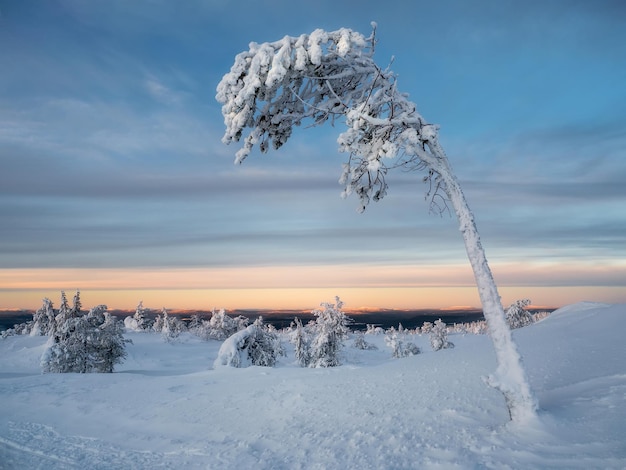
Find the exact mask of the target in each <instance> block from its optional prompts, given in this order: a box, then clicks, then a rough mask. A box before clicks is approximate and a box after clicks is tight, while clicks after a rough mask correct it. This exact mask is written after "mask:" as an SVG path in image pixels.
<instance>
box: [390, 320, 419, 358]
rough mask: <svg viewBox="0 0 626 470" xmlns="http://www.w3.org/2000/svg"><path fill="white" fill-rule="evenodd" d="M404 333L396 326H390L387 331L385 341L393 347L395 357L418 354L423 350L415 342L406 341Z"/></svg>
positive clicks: (392, 353)
mask: <svg viewBox="0 0 626 470" xmlns="http://www.w3.org/2000/svg"><path fill="white" fill-rule="evenodd" d="M403 337H404V334H402V333H401V332H399V331H398V330H396V329H395V328H394V327H391V328H389V330H388V331H387V332H386V333H385V343H386V344H387V346H389V347H390V348H391V351H392V352H391V355H392V356H393V357H395V358H400V357H407V356H416V355H418V354H419V353H420V352H421V351H420V348H418V347H417V346H416V345H415V344H414V343H412V342H404V339H403Z"/></svg>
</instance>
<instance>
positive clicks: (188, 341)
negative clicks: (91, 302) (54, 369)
mask: <svg viewBox="0 0 626 470" xmlns="http://www.w3.org/2000/svg"><path fill="white" fill-rule="evenodd" d="M625 320H626V304H620V305H606V304H597V303H582V304H574V305H570V306H567V307H565V308H563V309H560V310H557V311H556V312H554V313H553V314H552V315H551V316H549V317H548V318H546V319H545V320H543V321H541V322H539V323H536V324H533V325H531V326H528V327H524V328H521V329H518V330H515V331H514V332H513V336H514V338H515V341H516V343H517V345H518V349H519V351H520V353H521V355H522V356H523V360H524V364H525V366H526V370H527V373H528V377H529V380H530V383H531V386H532V388H533V390H534V392H535V393H536V396H537V398H538V400H539V407H540V409H539V413H538V418H537V419H536V420H534V421H531V422H527V423H524V424H520V423H517V424H511V423H510V422H508V415H507V410H506V407H505V405H504V399H503V398H502V396H501V395H500V394H499V393H498V392H497V391H496V390H494V389H491V388H489V387H487V386H486V385H485V383H484V381H483V377H485V376H487V375H488V374H490V373H491V372H492V371H493V370H494V368H495V365H496V360H495V356H494V353H493V346H492V344H491V340H490V339H489V338H488V337H487V336H483V335H458V334H451V335H450V337H449V339H450V340H451V341H453V342H454V343H455V345H456V347H455V348H454V349H443V350H440V351H437V352H435V351H432V349H431V348H430V345H429V337H428V335H423V336H414V337H410V338H408V339H409V340H411V341H414V342H415V343H416V344H417V345H418V346H419V347H420V349H421V350H422V353H421V354H418V355H416V356H409V357H404V358H400V359H394V358H392V357H391V350H390V348H389V347H387V346H386V345H385V342H384V335H367V336H366V337H365V338H366V340H367V341H368V342H369V343H374V344H376V346H378V349H377V350H361V349H356V348H353V347H352V342H353V340H354V337H351V338H350V340H348V341H346V347H345V349H344V350H343V358H342V364H343V365H341V366H339V367H333V368H325V369H311V368H301V367H298V366H297V365H296V363H295V358H294V354H293V346H292V345H290V344H289V343H287V340H286V337H285V338H284V339H283V342H284V346H285V347H286V349H287V357H281V358H280V359H279V362H278V365H277V367H274V368H266V367H248V368H243V369H235V368H230V367H219V368H217V369H212V367H213V363H214V362H215V360H216V358H217V355H218V351H219V349H220V346H221V345H222V342H221V341H215V340H210V341H202V340H200V339H198V338H196V337H194V336H191V335H189V334H187V333H184V334H182V335H181V336H180V337H179V338H178V339H177V340H176V341H174V342H169V343H168V342H164V341H163V340H162V339H161V335H159V334H151V333H140V332H128V333H126V337H127V338H130V339H132V340H133V344H131V345H128V349H127V350H128V358H127V360H126V361H125V362H124V363H123V364H122V365H118V366H117V368H116V372H114V373H113V374H41V372H40V368H39V361H40V357H41V354H42V353H43V351H44V347H45V342H46V338H45V337H31V336H12V337H8V338H6V339H4V340H0V398H1V399H2V413H0V468H2V469H25V468H28V469H30V468H46V469H72V468H81V469H82V468H89V469H111V468H132V469H144V468H146V469H148V468H149V469H152V468H190V469H193V468H203V469H204V468H209V469H213V468H215V469H218V468H219V469H224V468H258V469H270V468H271V469H298V468H307V469H340V468H341V469H345V468H376V469H377V468H385V469H387V468H393V469H404V468H406V469H408V468H411V469H414V468H420V469H475V468H493V469H502V468H514V469H517V468H524V469H554V468H567V469H591V468H593V469H597V468H602V469H623V468H626V421H625V419H624V418H625V417H626V367H625V364H626V347H625V346H624V344H625V343H624V333H626V331H625V327H624V325H625V324H626V323H625Z"/></svg>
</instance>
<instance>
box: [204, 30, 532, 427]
mask: <svg viewBox="0 0 626 470" xmlns="http://www.w3.org/2000/svg"><path fill="white" fill-rule="evenodd" d="M372 26H374V32H373V33H372V35H371V36H370V37H368V38H366V37H365V36H363V35H362V34H360V33H358V32H355V31H352V30H349V29H345V28H342V29H339V30H337V31H331V32H327V31H323V30H321V29H318V30H315V31H313V32H312V33H311V34H302V35H301V36H299V37H290V36H285V37H284V38H283V39H281V40H279V41H276V42H268V43H263V44H258V43H251V44H250V49H249V50H248V51H244V52H242V53H240V54H238V55H237V56H236V57H235V62H234V64H233V66H232V67H231V70H230V72H229V73H227V74H226V75H224V77H223V78H222V80H221V81H220V83H219V85H218V86H217V95H216V99H217V100H218V101H219V102H220V103H222V114H223V116H224V123H225V125H226V132H225V134H224V137H223V139H222V141H223V142H224V143H226V144H229V143H232V142H238V141H240V140H241V139H242V138H243V146H242V148H241V149H240V150H239V151H238V152H237V153H236V158H235V161H236V162H237V163H241V162H243V161H244V160H245V158H246V157H248V155H249V154H250V152H251V150H252V148H253V147H254V146H255V145H258V147H259V149H260V150H261V152H266V151H267V150H268V149H269V148H270V147H273V148H279V147H281V146H282V145H283V144H285V142H287V140H288V139H289V137H290V136H291V134H292V130H293V127H294V126H299V125H301V124H303V123H307V124H308V125H311V126H316V125H321V124H323V123H325V122H327V121H331V122H336V121H337V120H340V119H341V120H343V121H344V122H345V124H346V126H347V129H346V130H345V131H344V132H343V133H341V134H340V136H339V139H338V143H339V150H340V151H342V152H346V153H347V154H348V155H349V157H348V161H347V162H346V163H345V164H344V166H343V173H342V176H341V178H340V183H341V184H343V185H344V187H345V189H344V195H345V196H347V195H350V194H352V193H354V194H356V195H357V197H358V198H359V211H363V210H364V209H365V207H366V206H367V204H368V203H369V202H370V200H372V199H373V200H375V201H378V200H380V199H382V198H383V197H384V196H385V194H386V193H387V183H386V180H385V176H386V174H387V172H388V170H389V169H392V168H404V169H410V170H421V171H424V174H425V176H424V181H425V182H427V183H429V190H428V191H427V198H428V199H429V201H430V206H431V209H432V210H433V211H435V212H444V211H447V210H448V207H449V206H448V204H450V205H451V206H452V208H453V209H454V212H455V214H456V216H457V218H458V221H459V228H460V231H461V233H462V236H463V240H464V242H465V248H466V251H467V255H468V258H469V261H470V264H471V266H472V269H473V271H474V277H475V279H476V284H477V287H478V292H479V296H480V300H481V303H482V305H483V311H484V315H485V319H486V321H487V323H488V326H489V332H490V336H491V338H492V340H493V344H494V349H495V353H496V359H497V369H496V371H495V373H494V374H492V375H491V376H490V377H489V380H488V383H489V384H490V385H491V386H493V387H495V388H496V389H498V390H499V391H500V392H501V393H502V394H503V395H504V398H505V400H506V404H507V406H508V409H509V413H510V415H511V418H512V419H513V420H516V421H520V420H524V419H525V418H527V417H529V416H534V415H535V413H536V408H537V405H536V401H535V398H534V396H533V394H532V393H531V390H530V386H529V384H528V379H527V377H526V373H525V371H524V369H523V367H522V361H521V357H520V355H519V353H518V351H517V347H516V346H515V344H514V343H513V339H512V335H511V331H510V329H509V327H508V325H507V323H506V317H505V314H504V309H503V307H502V304H501V301H500V295H499V293H498V289H497V286H496V283H495V281H494V278H493V275H492V273H491V270H490V268H489V265H488V263H487V258H486V256H485V252H484V250H483V247H482V244H481V241H480V236H479V233H478V230H477V228H476V224H475V221H474V215H473V214H472V212H471V210H470V208H469V205H468V204H467V201H466V199H465V196H464V194H463V191H462V190H461V185H460V184H459V181H458V179H457V177H456V176H455V174H454V172H453V171H452V167H451V165H450V162H449V160H448V158H447V156H446V154H445V152H444V150H443V148H442V147H441V145H440V142H439V137H438V126H436V125H434V124H431V123H429V122H427V121H426V120H425V119H424V118H423V117H422V116H421V115H420V114H419V113H418V112H417V110H416V106H415V104H414V103H412V102H411V101H409V100H408V98H407V95H406V94H403V93H401V92H400V91H399V90H398V88H397V83H396V76H395V75H394V74H393V72H392V71H390V70H383V69H381V68H380V67H379V66H378V65H377V64H376V63H375V62H374V58H373V55H374V49H375V44H376V39H375V24H372Z"/></svg>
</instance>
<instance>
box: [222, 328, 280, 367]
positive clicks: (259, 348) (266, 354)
mask: <svg viewBox="0 0 626 470" xmlns="http://www.w3.org/2000/svg"><path fill="white" fill-rule="evenodd" d="M284 355H285V350H284V348H283V347H282V344H281V342H280V338H279V336H278V333H277V332H276V330H275V329H274V328H273V327H272V326H271V325H265V324H264V323H263V319H262V318H261V317H259V318H258V319H257V320H256V321H255V322H254V323H253V324H252V325H249V326H247V327H246V328H245V329H243V330H239V331H237V332H236V333H234V334H233V335H231V336H230V337H229V338H227V339H226V340H225V341H224V342H223V343H222V346H221V347H220V350H219V352H218V354H217V359H216V360H215V365H216V366H231V367H248V366H263V367H273V366H274V365H276V360H277V359H278V357H279V356H284Z"/></svg>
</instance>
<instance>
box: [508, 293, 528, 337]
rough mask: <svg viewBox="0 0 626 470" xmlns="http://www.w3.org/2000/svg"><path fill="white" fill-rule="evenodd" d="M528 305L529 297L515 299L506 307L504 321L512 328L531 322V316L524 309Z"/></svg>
mask: <svg viewBox="0 0 626 470" xmlns="http://www.w3.org/2000/svg"><path fill="white" fill-rule="evenodd" d="M529 305H530V300H529V299H521V300H516V301H515V302H513V303H512V304H511V305H509V308H507V309H506V322H507V323H508V324H509V328H511V329H512V330H514V329H516V328H522V327H524V326H528V325H530V324H532V323H533V316H532V315H531V314H530V312H528V311H526V310H525V307H527V306H529Z"/></svg>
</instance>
